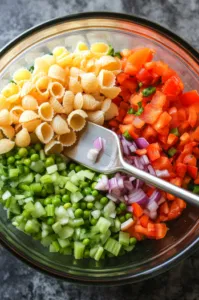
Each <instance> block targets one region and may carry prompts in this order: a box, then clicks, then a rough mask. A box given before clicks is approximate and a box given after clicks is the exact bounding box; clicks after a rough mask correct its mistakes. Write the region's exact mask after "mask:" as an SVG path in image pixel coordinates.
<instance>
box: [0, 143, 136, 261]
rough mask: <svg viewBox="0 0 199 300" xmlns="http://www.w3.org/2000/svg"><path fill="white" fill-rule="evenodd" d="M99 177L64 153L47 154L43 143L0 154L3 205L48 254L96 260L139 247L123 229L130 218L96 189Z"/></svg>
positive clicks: (12, 218) (123, 206)
mask: <svg viewBox="0 0 199 300" xmlns="http://www.w3.org/2000/svg"><path fill="white" fill-rule="evenodd" d="M100 176H102V175H100V174H96V173H94V172H91V171H90V170H87V169H85V168H84V167H83V166H81V165H78V164H74V163H72V162H70V161H67V160H66V158H64V157H62V156H60V155H50V156H46V155H45V153H44V150H43V146H42V145H40V144H36V145H34V146H31V147H27V148H17V147H15V148H14V150H12V151H11V152H9V153H6V154H4V155H1V156H0V188H1V191H0V203H1V204H2V205H3V206H4V207H5V208H6V209H7V216H8V218H9V219H10V220H11V222H12V224H13V225H14V226H15V227H16V228H17V229H19V230H21V231H23V232H25V233H26V234H28V235H31V236H32V237H33V238H34V239H37V240H39V241H40V242H41V243H42V245H43V246H45V247H49V251H50V252H59V253H61V254H64V255H74V257H75V259H82V258H88V257H91V258H93V259H95V260H96V261H98V260H100V259H102V258H104V257H105V256H118V255H122V254H123V253H124V252H126V251H131V250H132V249H133V248H134V247H135V243H136V239H135V238H133V237H131V238H130V236H129V234H128V233H127V232H122V231H120V228H121V223H123V222H125V221H126V220H128V219H129V218H131V217H132V214H131V213H127V212H126V205H125V204H124V203H120V204H118V205H116V204H115V203H114V202H112V201H110V200H109V199H108V198H107V197H105V196H104V195H103V194H101V193H99V191H97V190H96V189H95V185H96V182H97V180H98V179H99V177H100Z"/></svg>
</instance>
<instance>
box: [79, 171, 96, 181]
mask: <svg viewBox="0 0 199 300" xmlns="http://www.w3.org/2000/svg"><path fill="white" fill-rule="evenodd" d="M80 172H83V174H84V177H86V178H88V179H90V180H92V179H93V177H94V176H95V173H93V172H91V171H89V170H85V171H80Z"/></svg>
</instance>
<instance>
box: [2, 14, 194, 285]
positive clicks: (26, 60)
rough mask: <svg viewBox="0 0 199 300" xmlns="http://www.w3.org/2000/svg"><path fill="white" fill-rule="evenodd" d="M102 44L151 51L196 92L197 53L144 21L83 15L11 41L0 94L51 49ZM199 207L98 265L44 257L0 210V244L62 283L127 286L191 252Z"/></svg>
mask: <svg viewBox="0 0 199 300" xmlns="http://www.w3.org/2000/svg"><path fill="white" fill-rule="evenodd" d="M79 41H85V42H86V43H88V44H91V43H93V42H97V41H103V42H106V43H108V44H111V45H113V47H114V48H115V49H116V50H117V51H118V50H120V49H123V48H133V47H138V46H147V47H151V48H153V49H155V50H156V57H155V58H156V59H162V60H164V61H165V62H167V63H168V64H169V65H170V66H172V68H174V69H175V70H176V71H177V72H178V73H179V74H180V76H181V78H182V79H183V81H184V83H185V89H197V88H198V87H199V66H198V63H199V53H198V52H197V51H196V50H194V49H193V48H192V47H191V46H190V45H189V44H187V43H186V42H185V41H183V40H182V39H181V38H179V37H178V36H176V35H175V34H173V33H171V32H170V31H168V30H166V29H164V28H162V27H161V26H159V25H157V24H154V23H152V22H150V21H147V20H144V19H141V18H137V17H133V16H127V15H122V14H115V13H86V14H79V15H73V16H69V17H63V18H60V19H55V20H52V21H49V22H46V23H44V24H42V25H39V26H37V27H35V28H33V29H31V30H29V31H27V32H25V33H24V34H22V35H21V36H20V37H18V38H17V39H15V40H14V41H12V42H11V43H10V44H8V45H7V46H5V48H4V49H2V50H1V52H0V85H1V86H0V89H1V88H2V86H4V85H5V83H7V82H8V81H9V80H10V78H11V74H12V73H13V71H14V70H15V69H17V68H18V67H20V66H27V67H29V66H31V65H32V62H33V60H34V58H35V57H38V56H40V55H42V54H43V53H49V52H51V51H52V49H53V48H54V47H55V46H57V45H63V46H66V47H67V49H69V50H73V49H74V47H75V45H76V43H77V42H79ZM198 216H199V208H196V207H191V206H188V208H187V209H186V210H185V212H184V213H183V215H182V216H181V217H180V218H179V219H177V220H175V221H173V222H171V223H169V228H170V230H169V232H168V234H167V236H166V238H165V239H163V240H159V241H155V240H154V241H153V240H145V241H143V242H141V243H139V244H138V245H137V247H136V248H135V250H134V251H133V252H132V253H129V254H126V255H124V256H121V257H118V258H109V259H106V260H103V261H101V262H95V261H93V260H89V259H85V260H80V261H75V260H74V259H73V258H72V257H70V256H62V255H60V254H54V253H49V252H48V249H46V248H44V247H43V246H41V245H40V243H39V242H37V241H35V240H33V239H32V238H30V237H29V236H27V235H25V234H24V233H22V232H20V231H18V230H16V229H15V227H13V226H12V225H11V223H10V222H9V221H8V220H7V217H6V212H5V211H4V210H3V209H2V207H0V240H1V242H2V244H3V245H5V246H6V247H7V248H8V249H10V250H11V251H12V252H13V253H15V254H16V255H17V256H18V257H20V258H21V259H23V260H24V261H26V262H28V263H29V264H30V265H31V266H33V267H37V268H38V269H39V270H42V271H46V272H47V273H48V274H51V275H54V276H59V277H61V278H64V279H66V280H71V281H75V282H81V283H92V284H112V285H113V284H127V283H130V282H135V281H138V280H143V279H145V278H148V277H150V276H154V275H156V274H159V273H161V272H163V271H165V270H167V269H168V268H170V267H172V266H174V265H175V264H176V263H177V262H178V261H179V260H181V259H182V258H185V257H186V256H187V255H188V254H190V253H191V251H192V250H194V249H196V248H197V245H198V241H199V237H198V235H199V218H198Z"/></svg>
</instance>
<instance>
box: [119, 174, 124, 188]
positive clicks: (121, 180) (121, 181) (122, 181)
mask: <svg viewBox="0 0 199 300" xmlns="http://www.w3.org/2000/svg"><path fill="white" fill-rule="evenodd" d="M117 184H118V187H119V188H120V189H123V188H124V179H123V178H122V177H120V178H118V179H117Z"/></svg>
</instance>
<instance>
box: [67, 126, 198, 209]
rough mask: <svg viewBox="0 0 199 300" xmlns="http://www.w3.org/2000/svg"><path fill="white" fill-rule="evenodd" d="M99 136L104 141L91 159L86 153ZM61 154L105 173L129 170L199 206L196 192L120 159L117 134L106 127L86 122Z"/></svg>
mask: <svg viewBox="0 0 199 300" xmlns="http://www.w3.org/2000/svg"><path fill="white" fill-rule="evenodd" d="M98 137H102V138H104V139H105V141H106V143H105V148H104V150H103V151H102V152H101V154H100V155H99V157H98V159H97V161H96V162H95V163H93V162H92V161H91V160H89V159H88V158H87V154H88V151H89V150H90V149H91V148H93V142H94V140H96V139H97V138H98ZM64 155H66V156H67V157H69V158H70V159H72V160H74V161H76V162H78V163H80V164H82V165H84V166H86V167H87V168H89V169H92V170H94V171H96V172H100V173H104V174H111V173H116V172H125V173H128V174H129V173H130V174H132V175H133V176H135V177H136V178H138V179H141V180H143V181H145V182H146V183H148V184H151V185H153V186H155V187H157V188H159V189H161V190H163V191H165V192H167V193H170V194H173V195H174V196H176V197H178V198H181V199H183V200H185V201H187V202H189V203H190V204H194V205H198V206H199V196H197V195H195V194H193V193H191V192H189V191H187V190H185V189H182V188H179V187H177V186H176V185H173V184H171V183H169V182H167V181H165V180H163V179H160V178H158V177H156V176H153V175H151V174H149V173H147V172H145V171H143V170H140V169H137V168H136V167H134V166H132V165H130V164H128V163H127V162H126V161H125V160H124V159H123V155H122V151H121V144H120V140H119V138H118V136H117V135H116V134H115V133H114V132H113V131H111V130H109V129H106V128H105V127H102V126H99V125H96V124H94V123H90V122H88V124H87V126H86V128H85V129H84V130H83V131H82V132H81V133H80V135H79V136H78V142H77V143H76V144H74V145H73V146H72V147H70V148H67V149H66V150H65V151H64Z"/></svg>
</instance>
